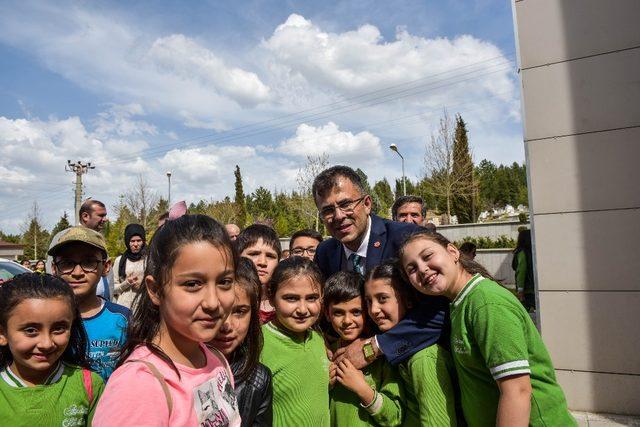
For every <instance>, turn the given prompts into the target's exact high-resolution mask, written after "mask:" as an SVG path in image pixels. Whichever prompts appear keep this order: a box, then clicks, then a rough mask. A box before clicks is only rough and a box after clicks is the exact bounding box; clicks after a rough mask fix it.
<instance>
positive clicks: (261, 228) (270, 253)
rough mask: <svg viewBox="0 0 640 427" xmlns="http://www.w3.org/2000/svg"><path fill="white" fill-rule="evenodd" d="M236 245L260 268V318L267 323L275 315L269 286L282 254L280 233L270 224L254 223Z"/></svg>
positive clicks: (239, 250) (244, 255) (240, 235)
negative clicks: (268, 294) (269, 295)
mask: <svg viewBox="0 0 640 427" xmlns="http://www.w3.org/2000/svg"><path fill="white" fill-rule="evenodd" d="M236 247H237V248H238V252H239V253H240V256H243V257H246V258H249V259H250V260H251V261H253V264H254V265H255V266H256V270H258V277H260V283H261V284H262V301H261V303H260V320H261V321H262V323H266V322H268V321H270V320H272V319H273V318H274V317H275V312H274V308H273V306H272V305H271V303H270V302H269V299H268V298H267V286H268V285H269V281H270V280H271V276H272V275H273V271H274V270H275V269H276V266H277V265H278V263H279V262H280V258H281V256H282V247H281V246H280V240H279V239H278V234H277V233H276V231H275V230H274V229H273V228H271V227H269V226H268V225H263V224H253V225H250V226H248V227H247V228H245V229H244V230H242V232H241V233H240V234H239V235H238V239H237V240H236Z"/></svg>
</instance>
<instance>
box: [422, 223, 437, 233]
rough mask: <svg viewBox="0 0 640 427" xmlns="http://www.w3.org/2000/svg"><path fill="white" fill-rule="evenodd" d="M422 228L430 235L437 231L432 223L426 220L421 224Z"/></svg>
mask: <svg viewBox="0 0 640 427" xmlns="http://www.w3.org/2000/svg"><path fill="white" fill-rule="evenodd" d="M422 227H423V228H425V229H426V230H427V231H430V232H432V233H435V232H436V231H437V229H436V225H435V224H434V223H432V222H427V221H426V220H425V222H424V223H423V224H422Z"/></svg>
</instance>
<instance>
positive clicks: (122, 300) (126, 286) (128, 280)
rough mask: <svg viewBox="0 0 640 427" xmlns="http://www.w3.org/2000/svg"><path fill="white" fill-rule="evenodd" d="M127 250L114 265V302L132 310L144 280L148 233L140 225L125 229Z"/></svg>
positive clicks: (131, 225)
mask: <svg viewBox="0 0 640 427" xmlns="http://www.w3.org/2000/svg"><path fill="white" fill-rule="evenodd" d="M124 244H125V245H126V246H127V250H126V251H125V253H123V254H122V255H121V256H119V257H117V258H116V260H115V262H114V263H113V273H114V274H113V279H114V280H113V300H114V302H116V303H118V304H120V305H124V306H125V307H129V308H131V304H132V303H133V299H134V298H135V296H136V295H137V294H138V290H139V289H140V285H141V284H142V279H143V278H144V253H145V246H146V233H145V231H144V227H142V226H141V225H140V224H129V225H127V227H126V228H125V229H124Z"/></svg>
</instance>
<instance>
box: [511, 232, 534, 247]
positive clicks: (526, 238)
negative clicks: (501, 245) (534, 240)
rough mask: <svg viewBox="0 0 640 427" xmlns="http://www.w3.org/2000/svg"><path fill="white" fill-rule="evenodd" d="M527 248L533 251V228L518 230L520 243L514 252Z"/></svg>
mask: <svg viewBox="0 0 640 427" xmlns="http://www.w3.org/2000/svg"><path fill="white" fill-rule="evenodd" d="M522 250H527V251H529V252H531V230H529V229H524V230H520V232H518V243H517V245H516V249H515V250H514V252H519V251H522Z"/></svg>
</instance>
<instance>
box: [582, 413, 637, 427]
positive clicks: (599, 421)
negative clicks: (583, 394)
mask: <svg viewBox="0 0 640 427" xmlns="http://www.w3.org/2000/svg"><path fill="white" fill-rule="evenodd" d="M573 416H574V417H575V418H576V420H578V425H579V426H580V427H587V426H588V427H614V426H615V427H617V426H640V417H631V416H627V415H613V414H593V413H591V412H573Z"/></svg>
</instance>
